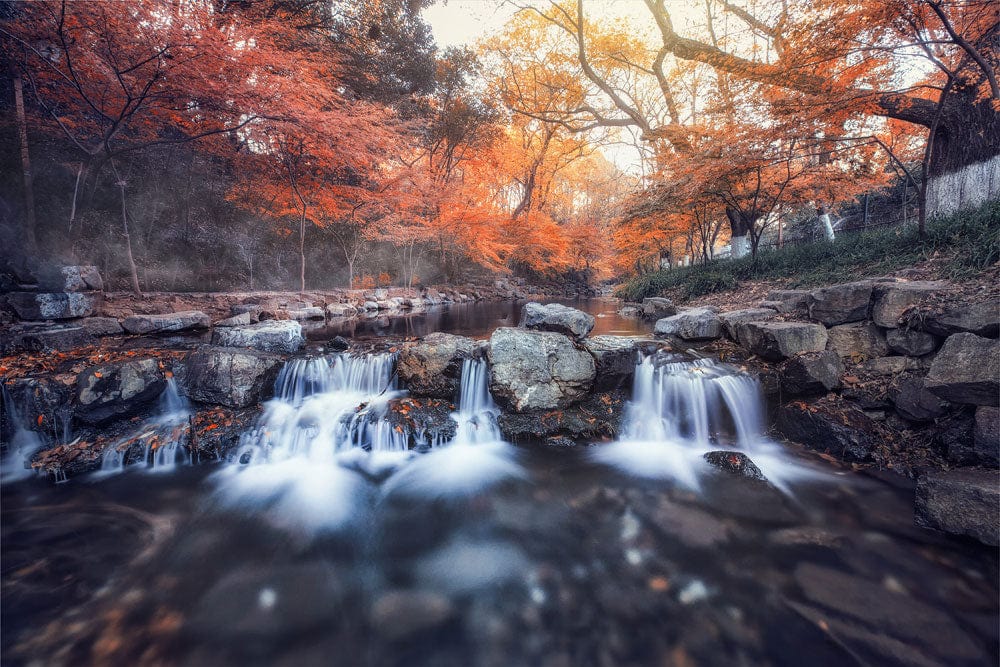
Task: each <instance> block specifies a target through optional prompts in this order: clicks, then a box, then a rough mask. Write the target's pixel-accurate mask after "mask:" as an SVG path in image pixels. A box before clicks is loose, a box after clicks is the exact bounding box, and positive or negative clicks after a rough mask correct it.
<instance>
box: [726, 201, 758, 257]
mask: <svg viewBox="0 0 1000 667" xmlns="http://www.w3.org/2000/svg"><path fill="white" fill-rule="evenodd" d="M726 218H727V219H728V220H729V230H730V240H729V247H730V248H732V252H731V253H730V256H731V257H732V258H733V259H739V258H740V257H746V256H747V255H748V254H750V242H749V240H748V239H747V235H748V234H749V233H750V228H751V227H752V226H753V223H754V222H756V221H755V220H749V221H748V219H747V216H746V215H745V214H744V213H743V212H742V211H739V210H737V209H735V208H732V207H731V206H727V207H726ZM754 254H756V253H754Z"/></svg>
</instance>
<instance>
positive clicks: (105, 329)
mask: <svg viewBox="0 0 1000 667" xmlns="http://www.w3.org/2000/svg"><path fill="white" fill-rule="evenodd" d="M79 324H80V326H82V327H83V328H84V329H86V330H87V333H89V334H90V335H91V336H117V335H119V334H122V333H125V330H124V329H122V325H121V324H120V323H119V322H118V320H116V319H115V318H113V317H87V318H85V319H82V320H80V323H79Z"/></svg>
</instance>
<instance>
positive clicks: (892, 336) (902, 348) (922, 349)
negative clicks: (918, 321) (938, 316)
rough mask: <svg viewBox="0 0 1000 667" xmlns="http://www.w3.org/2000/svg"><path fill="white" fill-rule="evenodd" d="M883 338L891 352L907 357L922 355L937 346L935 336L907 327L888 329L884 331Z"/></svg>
mask: <svg viewBox="0 0 1000 667" xmlns="http://www.w3.org/2000/svg"><path fill="white" fill-rule="evenodd" d="M885 340H886V343H888V345H889V349H891V350H892V351H893V352H896V353H897V354H905V355H906V356H908V357H922V356H924V355H925V354H930V353H931V352H933V351H934V350H936V349H937V346H938V339H937V336H935V335H933V334H929V333H927V332H926V331H917V330H916V329H909V328H902V329H889V330H888V331H886V332H885Z"/></svg>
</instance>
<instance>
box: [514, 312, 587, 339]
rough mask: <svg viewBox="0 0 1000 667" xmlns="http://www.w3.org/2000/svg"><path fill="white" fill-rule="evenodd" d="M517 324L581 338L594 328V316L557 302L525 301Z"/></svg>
mask: <svg viewBox="0 0 1000 667" xmlns="http://www.w3.org/2000/svg"><path fill="white" fill-rule="evenodd" d="M518 326H521V327H525V328H527V329H535V330H537V331H553V332H555V333H561V334H565V335H567V336H571V337H573V338H577V339H579V338H583V337H584V336H586V335H587V334H589V333H590V332H591V331H592V330H593V328H594V316H593V315H589V314H587V313H585V312H583V311H582V310H577V309H576V308H570V307H569V306H564V305H562V304H559V303H549V304H545V305H542V304H540V303H526V304H524V307H523V308H522V309H521V321H520V322H519V323H518Z"/></svg>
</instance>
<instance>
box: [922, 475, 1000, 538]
mask: <svg viewBox="0 0 1000 667" xmlns="http://www.w3.org/2000/svg"><path fill="white" fill-rule="evenodd" d="M915 510H916V521H917V523H918V524H919V525H921V526H924V527H927V528H933V529H935V530H941V531H944V532H946V533H951V534H952V535H964V536H967V537H972V538H975V539H977V540H979V541H980V542H983V543H985V544H989V545H991V546H994V547H995V546H1000V472H997V471H996V470H963V469H958V470H948V471H945V472H932V473H927V474H926V475H923V476H922V477H920V479H918V480H917V502H916V506H915Z"/></svg>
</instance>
